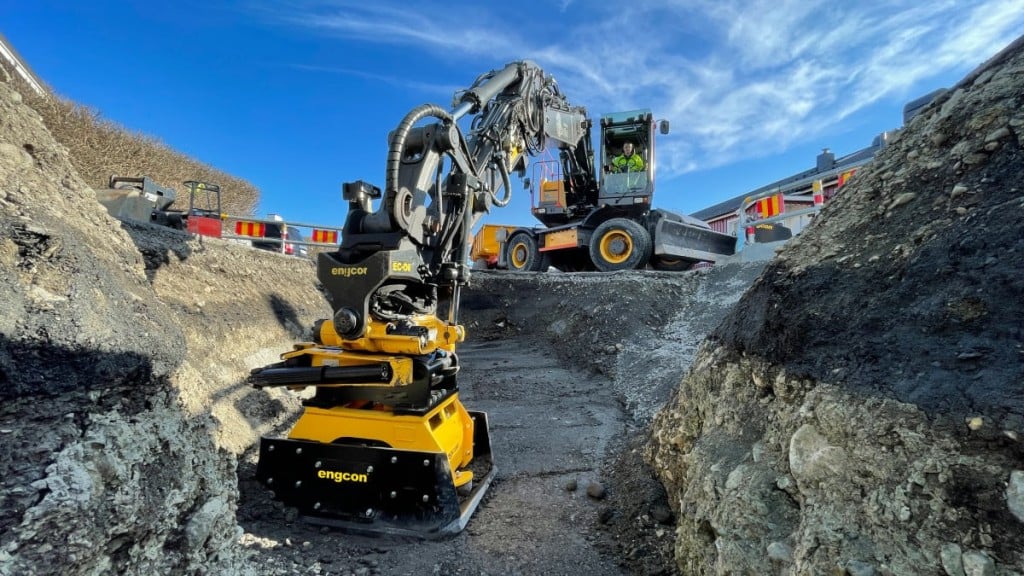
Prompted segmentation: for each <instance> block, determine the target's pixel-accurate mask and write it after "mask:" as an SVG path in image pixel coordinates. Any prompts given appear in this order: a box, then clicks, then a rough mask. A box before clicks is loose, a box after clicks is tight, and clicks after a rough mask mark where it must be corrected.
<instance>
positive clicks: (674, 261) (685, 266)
mask: <svg viewBox="0 0 1024 576" xmlns="http://www.w3.org/2000/svg"><path fill="white" fill-rule="evenodd" d="M651 266H653V267H654V269H655V270H665V271H667V272H683V271H685V270H689V269H690V267H692V266H693V262H692V261H690V260H687V259H685V258H676V257H674V256H654V257H652V258H651Z"/></svg>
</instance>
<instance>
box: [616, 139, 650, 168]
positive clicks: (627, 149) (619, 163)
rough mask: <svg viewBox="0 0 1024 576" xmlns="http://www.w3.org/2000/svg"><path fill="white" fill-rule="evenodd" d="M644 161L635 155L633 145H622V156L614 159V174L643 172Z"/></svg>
mask: <svg viewBox="0 0 1024 576" xmlns="http://www.w3.org/2000/svg"><path fill="white" fill-rule="evenodd" d="M643 169H644V159H643V158H641V157H640V155H639V154H634V153H633V143H632V142H626V143H625V144H623V145H622V154H619V155H618V156H616V157H615V158H612V172H642V171H643Z"/></svg>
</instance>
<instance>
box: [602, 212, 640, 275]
mask: <svg viewBox="0 0 1024 576" xmlns="http://www.w3.org/2000/svg"><path fill="white" fill-rule="evenodd" d="M650 254H651V235H650V234H649V233H648V232H647V229H646V228H644V227H643V226H642V225H640V223H639V222H636V221H634V220H630V219H628V218H612V219H611V220H608V221H606V222H602V223H601V224H600V225H599V226H598V227H597V228H596V229H595V230H594V234H593V236H591V237H590V259H591V260H593V261H594V265H595V266H596V267H597V269H598V270H600V271H601V272H613V271H615V270H633V269H636V268H643V267H644V266H645V265H646V264H647V260H648V259H649V258H650Z"/></svg>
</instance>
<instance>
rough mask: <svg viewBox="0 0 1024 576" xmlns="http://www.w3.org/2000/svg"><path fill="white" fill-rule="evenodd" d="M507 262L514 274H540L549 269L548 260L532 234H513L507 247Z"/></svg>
mask: <svg viewBox="0 0 1024 576" xmlns="http://www.w3.org/2000/svg"><path fill="white" fill-rule="evenodd" d="M505 262H507V263H508V269H509V270H512V271H514V272H540V271H542V270H546V269H547V267H548V258H547V255H546V254H542V253H541V252H540V250H538V247H537V239H536V238H534V237H533V236H532V235H531V234H530V233H528V232H523V231H519V232H516V233H514V234H512V237H511V238H509V239H508V243H507V244H506V245H505Z"/></svg>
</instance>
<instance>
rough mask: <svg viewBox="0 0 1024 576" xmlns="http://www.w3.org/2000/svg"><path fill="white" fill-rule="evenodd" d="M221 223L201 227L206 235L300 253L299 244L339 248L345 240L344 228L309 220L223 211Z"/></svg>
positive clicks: (279, 250) (292, 253)
mask: <svg viewBox="0 0 1024 576" xmlns="http://www.w3.org/2000/svg"><path fill="white" fill-rule="evenodd" d="M219 220H220V224H219V226H215V227H214V229H210V228H207V229H206V230H205V231H201V232H199V231H197V232H198V233H199V234H201V235H203V236H216V237H218V238H222V239H224V240H241V241H248V242H252V243H253V245H254V246H257V247H260V248H265V249H269V248H270V247H276V250H274V251H277V252H281V253H282V254H291V255H296V256H300V255H302V254H301V253H302V252H303V250H301V249H299V248H298V247H322V248H331V249H336V248H337V247H338V245H339V243H340V242H341V231H342V228H341V227H339V226H327V225H323V224H311V223H308V222H295V221H290V220H284V219H278V218H276V217H271V218H252V217H248V216H235V215H231V214H221V215H220V218H219Z"/></svg>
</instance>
